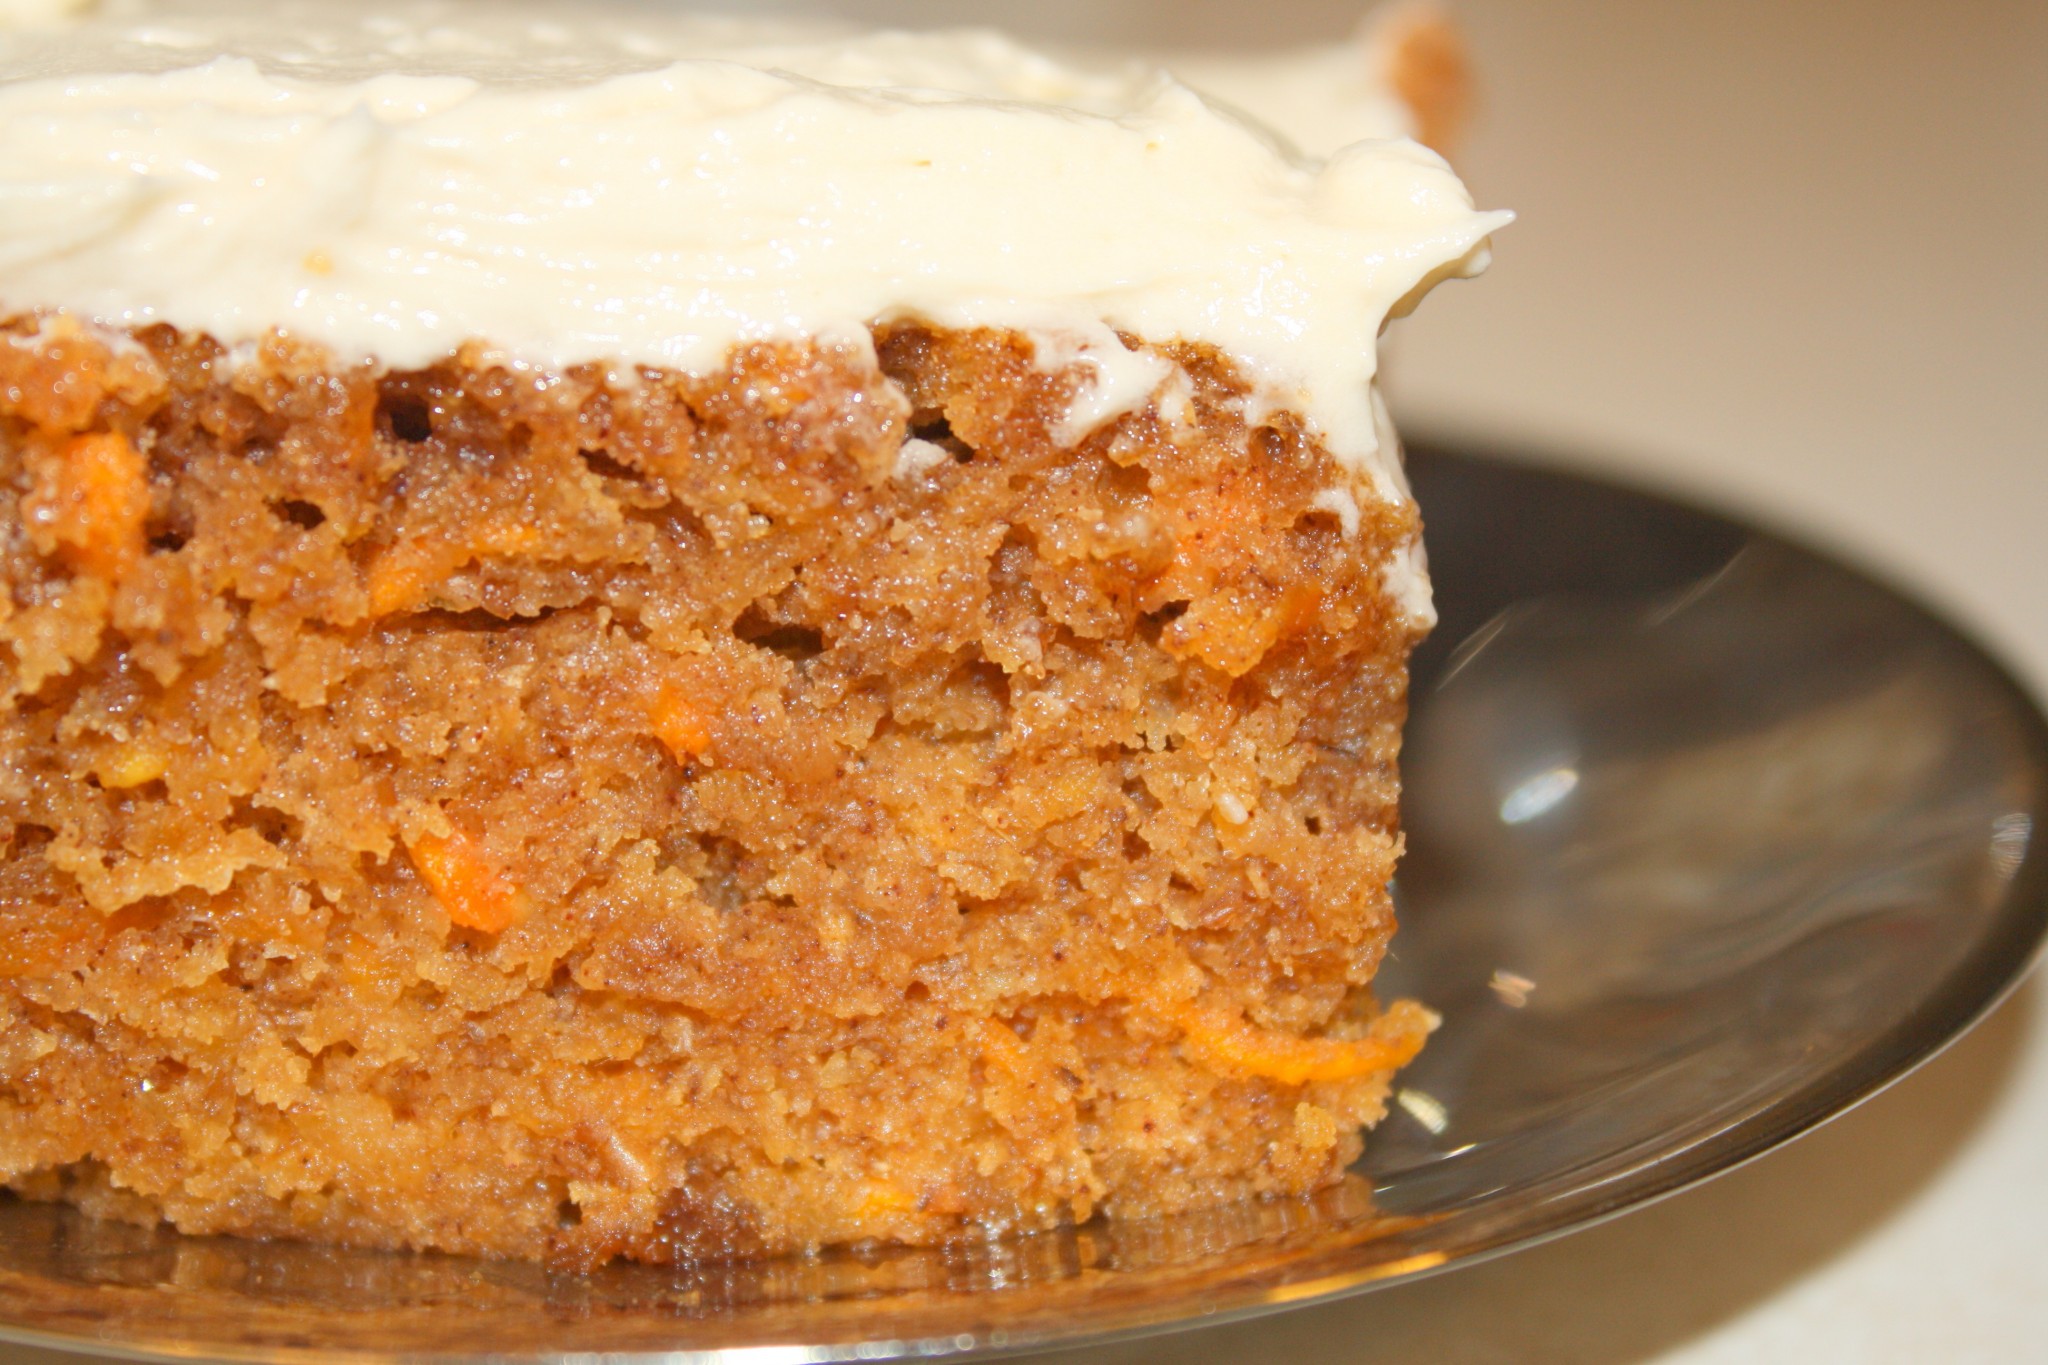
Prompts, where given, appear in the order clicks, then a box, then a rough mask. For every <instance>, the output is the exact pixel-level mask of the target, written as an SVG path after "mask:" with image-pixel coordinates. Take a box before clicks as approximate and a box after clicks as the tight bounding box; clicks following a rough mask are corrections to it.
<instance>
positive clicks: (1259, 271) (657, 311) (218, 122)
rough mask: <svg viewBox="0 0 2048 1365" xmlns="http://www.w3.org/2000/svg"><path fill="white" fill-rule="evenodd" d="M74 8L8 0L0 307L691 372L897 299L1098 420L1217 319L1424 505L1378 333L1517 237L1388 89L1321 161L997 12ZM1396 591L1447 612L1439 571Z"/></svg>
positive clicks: (1340, 446) (1227, 340) (1264, 397)
mask: <svg viewBox="0 0 2048 1365" xmlns="http://www.w3.org/2000/svg"><path fill="white" fill-rule="evenodd" d="M78 8H79V6H77V5H76V4H71V3H66V0H0V313H4V312H8V311H18V310H23V309H33V308H61V309H65V310H68V311H70V312H73V313H75V314H80V315H84V316H87V317H90V318H92V319H94V320H96V321H98V322H100V323H102V324H104V325H107V326H110V327H135V326H144V325H149V324H152V323H158V322H168V323H171V324H174V325H176V326H178V327H181V328H184V329H187V330H191V331H203V332H206V333H209V334H211V335H213V336H215V337H217V338H219V339H221V340H223V341H227V342H230V343H238V342H247V341H252V340H254V339H256V338H259V337H261V336H263V335H265V334H267V333H269V332H271V331H273V330H276V331H282V332H284V333H287V334H290V335H293V336H296V337H300V338H303V339H307V340H312V341H317V342H319V343H321V344H324V345H326V346H328V347H329V348H331V349H333V350H334V351H335V352H336V353H338V354H339V355H341V356H343V357H362V358H375V359H376V360H378V361H380V362H381V363H384V364H387V365H390V366H394V367H410V366H417V365H423V364H427V363H431V362H432V361H434V360H436V359H437V358H439V357H442V356H444V355H446V354H448V353H450V352H452V351H454V350H455V349H456V348H457V347H459V346H461V345H462V344H463V343H465V342H468V341H472V340H481V341H483V342H485V343H487V344H488V345H489V346H491V347H492V348H493V349H494V350H496V351H497V352H499V353H501V354H506V355H509V356H511V357H512V358H514V359H516V360H520V361H525V362H530V363H532V364H536V365H543V366H551V367H559V366H566V365H570V364H576V363H580V362H585V361H607V362H622V363H626V364H648V365H661V366H671V367H675V368H679V369H682V370H686V371H694V372H704V371H707V370H711V369H714V368H716V367H718V366H719V365H720V364H721V362H722V361H723V359H724V357H725V356H726V354H727V353H728V352H729V350H730V349H731V347H732V346H733V345H734V344H736V343H739V342H743V341H748V340H754V339H763V338H774V337H785V336H816V335H824V336H842V337H846V338H848V339H850V340H855V341H856V342H857V341H858V340H859V339H860V338H863V337H864V336H865V328H866V327H867V326H868V325H870V324H872V323H876V322H881V321H887V320H891V319H900V318H916V319H922V320H925V321H928V322H931V323H934V324H937V325H941V326H960V327H965V326H997V327H1008V328H1016V329H1019V330H1022V331H1024V332H1026V333H1027V334H1029V335H1031V336H1032V337H1033V338H1034V339H1035V342H1036V344H1037V346H1038V348H1039V353H1040V356H1041V359H1042V362H1043V363H1044V364H1046V365H1047V366H1048V367H1065V366H1069V365H1076V364H1078V365H1082V366H1084V367H1086V369H1088V370H1089V371H1090V372H1092V383H1091V384H1089V385H1087V386H1085V387H1084V389H1083V391H1082V393H1081V395H1080V397H1079V398H1078V399H1077V400H1076V403H1075V406H1074V410H1073V412H1072V413H1071V414H1070V415H1069V419H1068V421H1067V423H1066V427H1065V430H1064V432H1063V433H1062V434H1063V435H1065V436H1067V437H1068V438H1071V439H1079V438H1080V437H1082V436H1085V435H1086V434H1087V433H1088V431H1089V430H1091V429H1093V428H1094V427H1095V426H1097V425H1099V424H1101V423H1102V422H1104V421H1107V420H1109V419H1111V418H1114V417H1115V416H1117V415H1119V414H1120V413H1122V412H1126V411H1129V410H1130V409H1131V408H1133V407H1135V406H1137V405H1138V404H1141V403H1143V402H1144V401H1145V400H1146V399H1147V398H1148V397H1149V396H1151V395H1152V394H1153V393H1154V391H1155V390H1157V389H1158V388H1159V386H1160V384H1161V383H1162V382H1164V381H1165V380H1166V379H1167V377H1168V376H1167V374H1166V370H1165V367H1164V366H1163V365H1162V364H1160V363H1159V362H1158V361H1156V360H1154V359H1151V358H1149V357H1146V356H1144V355H1142V354H1139V353H1134V352H1132V351H1130V350H1127V349H1126V348H1125V346H1124V345H1123V343H1122V342H1121V341H1120V340H1119V339H1118V333H1119V332H1122V333H1125V334H1130V335H1136V336H1140V337H1144V338H1146V339H1148V340H1155V341H1159V340H1169V339H1185V340H1192V341H1200V342H1208V343H1211V344H1213V345H1215V346H1217V347H1218V348H1220V349H1221V350H1223V351H1225V352H1227V353H1228V354H1230V355H1231V356H1232V357H1233V358H1234V359H1235V360H1236V361H1237V363H1238V364H1239V365H1240V367H1241V368H1242V369H1243V370H1244V371H1245V372H1246V374H1247V376H1248V377H1249V378H1250V379H1251V380H1252V381H1253V382H1254V383H1255V384H1256V385H1257V386H1258V389H1259V401H1260V402H1261V403H1262V404H1269V405H1272V406H1275V407H1285V408H1288V409H1292V410H1294V411H1297V412H1300V413H1302V414H1303V415H1304V416H1306V418H1307V419H1308V420H1309V421H1310V422H1311V423H1312V424H1313V426H1314V427H1315V428H1316V429H1317V431H1318V432H1319V434H1320V435H1321V436H1322V438H1323V439H1324V441H1325V443H1326V444H1327V445H1328V447H1329V448H1330V449H1331V451H1332V452H1333V454H1334V455H1335V456H1336V457H1337V458H1338V459H1339V460H1340V461H1341V462H1343V463H1344V464H1345V465H1346V466H1347V467H1348V468H1349V469H1350V470H1351V471H1352V472H1353V474H1354V475H1355V476H1356V477H1358V478H1359V479H1360V480H1361V481H1362V482H1364V483H1366V484H1368V485H1370V486H1371V487H1372V488H1373V489H1374V490H1375V492H1377V493H1378V494H1379V495H1380V496H1382V497H1392V498H1400V497H1402V496H1405V488H1404V486H1403V483H1402V481H1401V477H1400V471H1399V455H1398V452H1397V450H1396V449H1395V448H1394V441H1393V437H1392V432H1391V428H1390V427H1388V425H1387V424H1386V421H1385V416H1384V409H1383V408H1382V407H1381V405H1380V404H1379V402H1378V397H1377V393H1376V391H1375V388H1374V376H1375V372H1376V368H1377V344H1376V343H1377V337H1378V334H1379V331H1380V329H1381V328H1382V327H1383V326H1384V324H1385V323H1386V321H1387V320H1388V319H1389V318H1390V317H1395V316H1399V315H1400V314H1402V313H1404V312H1405V311H1407V309H1408V308H1410V307H1412V306H1413V304H1414V301H1415V300H1416V298H1418V297H1419V296H1420V294H1421V293H1422V292H1424V291H1425V290H1427V289H1428V288H1429V287H1430V286H1431V285H1433V284H1435V283H1436V282H1438V281H1440V280H1442V279H1445V278H1448V277H1452V276H1458V275H1466V274H1471V273H1473V272H1475V271H1476V270H1478V269H1479V268H1481V267H1482V266H1483V265H1484V263H1485V260H1486V252H1487V237H1488V234H1489V233H1491V232H1492V231H1493V230H1494V229H1496V228H1498V227H1500V226H1502V225H1504V224H1505V223H1506V222H1508V221H1509V215H1507V214H1504V213H1481V212H1477V211H1475V210H1474V208H1473V206H1472V202H1471V200H1470V198H1469V197H1468V196H1467V194H1466V193H1465V190H1464V187H1463V186H1462V185H1460V184H1459V182H1458V180H1457V177H1456V176H1455V175H1453V174H1452V173H1451V171H1450V170H1449V168H1448V167H1447V166H1446V165H1445V164H1444V163H1443V161H1442V160H1441V159H1440V158H1438V157H1437V156H1436V155H1435V154H1434V153H1431V152H1429V151H1427V150H1425V149H1423V148H1421V147H1420V146H1417V145H1416V144H1414V143H1412V142H1410V141H1407V140H1406V139H1405V138H1400V137H1394V136H1379V135H1378V134H1382V133H1391V132H1392V131H1394V127H1393V125H1394V123H1395V121H1396V120H1397V119H1398V111H1393V110H1390V109H1387V108H1383V107H1382V105H1381V104H1380V103H1377V102H1376V101H1377V100H1378V98H1379V97H1378V95H1377V94H1375V92H1373V91H1371V90H1365V91H1360V92H1354V94H1355V95H1356V96H1357V98H1356V99H1353V100H1352V101H1351V107H1354V108H1355V109H1356V110H1359V111H1362V112H1361V114H1360V122H1359V124H1358V129H1357V130H1358V131H1362V132H1366V133H1372V134H1375V136H1372V137H1369V138H1368V139H1367V140H1364V141H1359V142H1355V143H1352V144H1350V145H1348V146H1344V147H1342V148H1340V149H1338V150H1336V151H1334V152H1333V153H1332V154H1330V155H1329V156H1328V157H1326V158H1320V159H1310V158H1306V157H1304V156H1302V155H1301V154H1299V153H1297V152H1295V151H1293V150H1292V149H1290V148H1289V147H1288V146H1287V145H1286V144H1285V143H1284V142H1282V141H1281V140H1280V139H1277V138H1275V137H1274V136H1272V135H1271V134H1269V133H1267V132H1266V131H1264V130H1263V129H1262V128H1260V127H1259V126H1256V125H1254V124H1252V123H1251V122H1249V121H1248V120H1247V119H1245V118H1244V117H1243V116H1241V115H1239V114H1238V113H1236V112H1234V111H1233V110H1232V109H1231V108H1229V107H1226V106H1223V105H1220V104H1217V103H1212V102H1211V101H1210V100H1208V99H1206V98H1204V97H1203V96H1202V95H1200V94H1198V93H1196V92H1195V90H1193V89H1191V88H1190V87H1188V86H1187V85H1184V84H1182V83H1181V82H1180V81H1179V80H1177V79H1175V78H1174V77H1173V76H1171V75H1169V74H1168V73H1167V72H1165V71H1164V70H1162V69H1159V68H1156V67H1151V66H1147V65H1143V64H1138V63H1126V64H1122V65H1120V66H1117V67H1115V69H1110V70H1092V69H1083V68H1078V67H1069V66H1065V65H1062V64H1060V63H1056V62H1054V61H1052V60H1049V59H1047V58H1045V57H1042V56H1039V55H1036V54H1034V53H1032V52H1029V51H1027V50H1025V49H1023V48H1020V47H1018V46H1016V45H1014V44H1012V43H1010V42H1009V41H1007V40H1005V39H1003V38H1001V37H999V36H997V35H995V34H993V33H987V32H980V31H961V32H945V33H930V34H913V33H888V32H884V33H870V34H859V33H854V32H850V31H844V32H842V31H835V30H831V29H823V28H816V27H811V28H799V27H791V26H789V25H786V24H784V25H767V24H761V23H755V22H750V21H738V20H716V19H708V18H703V17H697V18H685V17H680V16H676V15H673V14H665V13H663V12H661V11H659V10H656V9H651V8H643V9H633V8H624V7H607V6H605V5H603V4H588V3H579V4H576V5H573V6H572V5H552V6H545V7H542V6H532V7H529V6H525V5H518V4H508V3H483V2H482V0H472V3H467V4H464V3H449V2H448V0H440V2H439V3H436V2H435V0H421V3H393V0H377V2H376V3H372V4H354V3H349V2H348V0H284V2H283V3H273V4H238V3H233V2H232V0H225V2H223V0H212V2H211V3H209V2H208V0H107V3H103V4H101V5H99V6H97V7H93V8H91V9H90V10H89V11H88V12H87V13H84V14H82V15H73V14H72V13H71V11H73V10H75V9H78ZM1219 79H1221V78H1220V77H1219ZM1263 79H1264V77H1263V76H1256V77H1255V78H1254V77H1247V79H1246V81H1245V82H1244V92H1251V94H1250V95H1249V96H1247V95H1244V94H1243V93H1242V92H1238V91H1233V93H1240V94H1241V97H1256V91H1257V90H1258V89H1260V88H1261V86H1260V84H1259V82H1260V81H1261V80H1263ZM1267 84H1270V81H1268V82H1267ZM1339 491H1340V492H1341V490H1339ZM1345 496H1347V497H1348V494H1346V495H1345ZM1332 506H1333V507H1336V506H1338V500H1337V499H1336V498H1335V497H1334V496H1333V499H1332ZM1340 510H1341V509H1340ZM1353 519H1354V520H1355V512H1354V514H1353ZM1388 576H1389V590H1390V592H1392V593H1394V595H1395V596H1396V597H1397V598H1398V599H1400V600H1401V601H1402V602H1403V603H1404V604H1405V606H1406V608H1407V610H1408V611H1409V613H1410V614H1411V615H1412V616H1415V617H1418V618H1422V619H1426V617H1427V614H1428V595H1427V586H1426V579H1424V578H1423V577H1422V571H1421V568H1420V563H1419V558H1417V557H1415V556H1410V557H1409V558H1407V559H1403V560H1402V561H1401V563H1400V564H1398V565H1390V566H1389V575H1388Z"/></svg>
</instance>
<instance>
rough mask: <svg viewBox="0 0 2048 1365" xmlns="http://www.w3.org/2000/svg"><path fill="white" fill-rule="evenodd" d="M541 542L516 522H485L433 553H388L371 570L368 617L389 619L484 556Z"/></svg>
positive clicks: (520, 550)
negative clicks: (456, 541) (450, 576)
mask: <svg viewBox="0 0 2048 1365" xmlns="http://www.w3.org/2000/svg"><path fill="white" fill-rule="evenodd" d="M539 543H540V532H539V531H537V530H535V529H534V528H533V527H531V526H522V525H519V524H517V523H505V522H484V523H482V524H480V525H478V526H477V527H475V528H474V529H473V531H472V533H471V535H470V537H469V539H467V540H465V541H462V542H460V543H457V544H452V545H446V546H443V547H441V548H440V549H438V550H437V551H435V552H433V553H421V552H419V551H417V550H411V551H409V550H407V549H405V548H400V549H395V550H391V551H388V552H387V553H386V554H385V555H384V556H383V557H382V558H381V559H379V560H378V561H377V562H376V563H375V564H373V565H372V566H371V567H370V581H369V594H370V614H371V615H372V616H389V615H391V613H393V612H395V611H403V610H404V609H405V608H407V607H410V606H412V605H413V604H414V603H416V602H418V601H419V600H420V598H422V597H424V596H425V595H426V592H427V590H428V589H429V588H430V587H432V586H433V585H434V584H435V583H437V582H439V581H440V580H441V579H443V578H445V577H447V576H448V575H449V574H451V573H454V572H455V571H456V570H457V569H460V568H463V567H464V566H465V565H469V564H474V563H475V562H476V561H477V560H479V559H482V558H484V557H485V556H486V555H516V554H521V553H523V552H525V551H527V550H530V549H532V548H533V547H534V546H535V545H537V544H539Z"/></svg>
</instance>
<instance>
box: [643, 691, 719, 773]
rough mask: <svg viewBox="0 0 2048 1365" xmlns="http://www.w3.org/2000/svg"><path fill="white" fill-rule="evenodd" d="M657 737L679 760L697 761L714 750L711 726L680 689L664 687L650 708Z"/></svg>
mask: <svg viewBox="0 0 2048 1365" xmlns="http://www.w3.org/2000/svg"><path fill="white" fill-rule="evenodd" d="M647 721H648V725H649V726H650V727H651V728H652V729H653V731H654V737H655V738H656V739H658V740H660V741H661V742H662V744H663V745H664V746H666V748H667V749H668V751H669V752H670V753H672V754H674V755H675V756H676V757H677V758H698V757H700V756H702V755H703V753H704V752H705V750H707V749H709V748H710V747H711V725H710V722H709V721H708V720H707V719H706V717H705V715H704V713H703V712H702V711H701V710H699V709H698V708H697V707H696V706H695V705H693V704H692V703H691V702H690V700H689V699H688V698H687V697H685V696H684V695H683V693H682V690H681V689H680V688H677V687H663V688H662V689H661V690H660V691H659V692H657V693H655V696H654V701H653V702H652V703H651V704H650V705H649V706H648V708H647Z"/></svg>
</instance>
